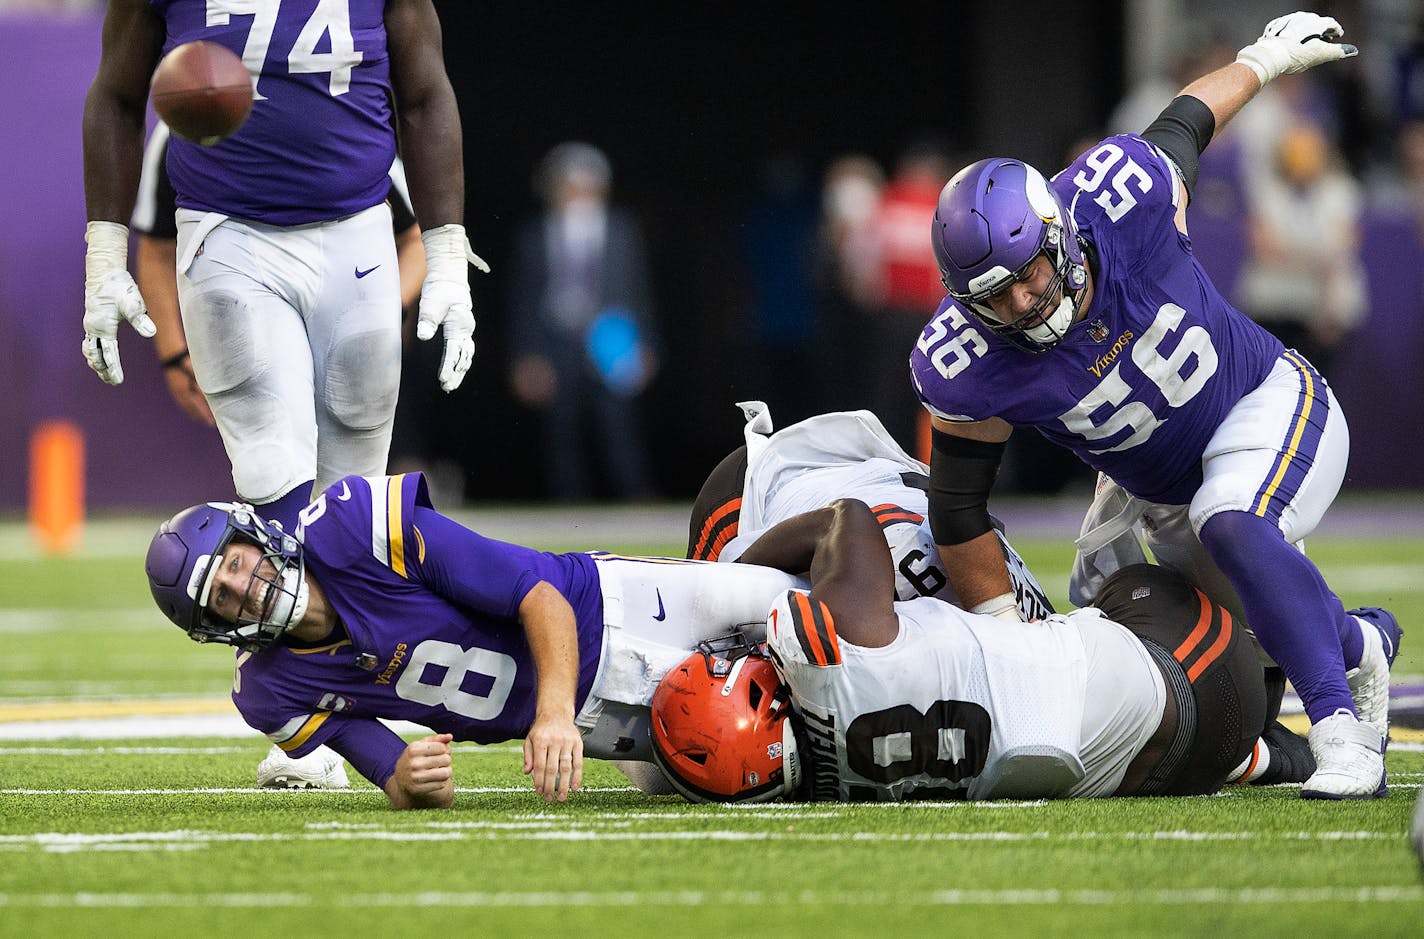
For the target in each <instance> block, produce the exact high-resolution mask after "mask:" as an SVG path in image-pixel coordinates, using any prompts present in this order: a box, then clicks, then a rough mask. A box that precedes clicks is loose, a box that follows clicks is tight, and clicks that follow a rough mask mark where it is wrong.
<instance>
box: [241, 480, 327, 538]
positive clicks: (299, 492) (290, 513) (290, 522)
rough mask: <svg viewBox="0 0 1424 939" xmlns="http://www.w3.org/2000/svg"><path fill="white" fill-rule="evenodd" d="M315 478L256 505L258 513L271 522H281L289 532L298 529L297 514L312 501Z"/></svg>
mask: <svg viewBox="0 0 1424 939" xmlns="http://www.w3.org/2000/svg"><path fill="white" fill-rule="evenodd" d="M314 482H316V480H314V479H309V480H307V481H306V482H304V483H302V484H300V485H299V486H297V487H296V488H294V489H293V490H292V491H291V492H289V493H287V494H286V495H285V496H282V497H280V498H277V499H273V500H272V501H271V502H263V503H261V504H259V505H254V506H253V508H254V509H256V510H257V514H258V515H260V516H262V518H264V519H266V520H267V521H269V522H281V523H282V528H283V529H285V530H286V531H288V532H294V531H296V530H297V515H298V514H299V513H300V512H301V511H302V509H304V508H306V507H307V506H308V505H309V504H310V503H311V496H312V483H314Z"/></svg>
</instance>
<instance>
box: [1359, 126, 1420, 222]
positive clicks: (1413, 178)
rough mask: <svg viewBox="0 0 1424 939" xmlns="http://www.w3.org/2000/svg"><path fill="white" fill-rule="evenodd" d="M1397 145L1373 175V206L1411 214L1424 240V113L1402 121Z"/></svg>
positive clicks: (1392, 211) (1380, 210) (1371, 193)
mask: <svg viewBox="0 0 1424 939" xmlns="http://www.w3.org/2000/svg"><path fill="white" fill-rule="evenodd" d="M1394 147H1395V152H1394V160H1393V161H1392V162H1390V163H1388V164H1386V165H1384V166H1379V167H1376V168H1375V169H1374V171H1373V172H1372V173H1371V174H1370V176H1369V179H1368V189H1369V194H1370V208H1371V210H1373V211H1376V212H1379V213H1381V214H1388V215H1399V214H1407V215H1409V216H1410V217H1412V218H1413V219H1414V220H1415V224H1416V226H1417V228H1418V230H1419V237H1420V239H1421V240H1424V117H1420V118H1414V119H1413V120H1408V121H1405V122H1404V123H1403V124H1402V125H1400V127H1399V130H1398V132H1397V134H1396V136H1395V145H1394Z"/></svg>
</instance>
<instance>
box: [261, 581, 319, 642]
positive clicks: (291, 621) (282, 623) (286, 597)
mask: <svg viewBox="0 0 1424 939" xmlns="http://www.w3.org/2000/svg"><path fill="white" fill-rule="evenodd" d="M310 600H311V590H310V589H309V588H308V587H307V579H306V578H305V577H303V576H302V575H301V573H300V572H299V571H295V570H287V571H284V572H283V573H282V589H281V590H280V591H279V592H278V593H277V598H276V599H275V600H274V601H273V603H272V617H271V619H270V622H271V623H272V624H273V625H274V626H279V627H281V629H282V631H283V632H285V631H287V630H289V629H291V628H292V627H293V626H295V625H297V624H298V623H300V622H301V621H302V617H303V616H306V614H307V603H308V602H309V601H310Z"/></svg>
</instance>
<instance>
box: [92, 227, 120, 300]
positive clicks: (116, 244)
mask: <svg viewBox="0 0 1424 939" xmlns="http://www.w3.org/2000/svg"><path fill="white" fill-rule="evenodd" d="M84 241H85V243H86V244H88V246H89V250H87V251H85V252H84V286H85V288H86V289H89V290H97V289H98V286H99V282H100V281H102V280H103V279H104V276H105V275H106V274H110V273H112V272H114V271H123V270H128V266H129V227H128V226H127V225H120V224H119V223H118V222H90V223H89V224H87V225H85V226H84Z"/></svg>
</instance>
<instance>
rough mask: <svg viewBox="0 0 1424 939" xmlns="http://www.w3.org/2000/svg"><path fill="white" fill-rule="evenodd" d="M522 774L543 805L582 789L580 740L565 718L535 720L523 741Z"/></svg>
mask: <svg viewBox="0 0 1424 939" xmlns="http://www.w3.org/2000/svg"><path fill="white" fill-rule="evenodd" d="M524 772H525V773H526V774H527V775H529V776H531V777H533V780H534V791H535V792H537V793H539V795H541V796H543V797H544V800H545V801H546V802H548V801H553V800H554V799H558V800H559V801H560V802H563V801H565V800H566V799H568V797H569V793H570V792H572V791H574V790H576V789H578V788H579V787H580V786H582V785H583V736H582V735H581V734H580V733H579V731H578V727H576V726H574V722H573V720H572V719H570V718H568V717H547V716H536V717H535V718H534V726H532V727H530V728H529V735H528V736H527V737H525V738H524Z"/></svg>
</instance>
